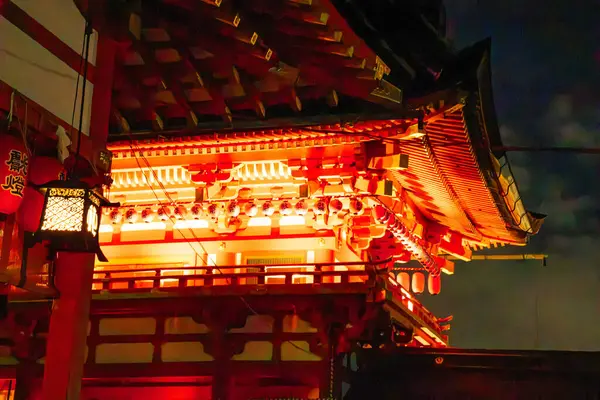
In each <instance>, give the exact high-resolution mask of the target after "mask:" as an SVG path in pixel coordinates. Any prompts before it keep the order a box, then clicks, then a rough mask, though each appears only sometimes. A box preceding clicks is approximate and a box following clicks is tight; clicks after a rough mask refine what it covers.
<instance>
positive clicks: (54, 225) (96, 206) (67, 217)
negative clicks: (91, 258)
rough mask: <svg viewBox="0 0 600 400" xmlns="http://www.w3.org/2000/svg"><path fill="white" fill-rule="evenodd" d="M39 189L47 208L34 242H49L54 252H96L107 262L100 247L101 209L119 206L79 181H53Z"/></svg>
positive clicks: (43, 212)
mask: <svg viewBox="0 0 600 400" xmlns="http://www.w3.org/2000/svg"><path fill="white" fill-rule="evenodd" d="M36 189H37V190H38V191H39V192H40V193H41V194H42V195H43V196H44V206H43V209H42V216H41V218H40V225H39V227H38V230H37V232H36V233H35V235H34V237H35V241H36V242H37V241H42V240H47V241H49V242H50V246H49V247H50V249H51V250H53V251H69V252H79V253H95V254H96V255H97V256H98V259H99V260H101V261H107V260H106V257H105V256H104V255H103V254H102V252H101V251H100V244H99V233H100V219H101V217H102V207H118V206H119V205H120V204H119V203H111V202H110V201H108V200H107V199H106V198H104V197H103V196H102V195H101V194H99V193H98V192H97V191H95V190H94V189H93V188H90V187H89V185H88V184H86V183H85V182H81V181H78V180H69V181H60V180H56V181H51V182H48V183H46V184H44V185H40V186H37V187H36Z"/></svg>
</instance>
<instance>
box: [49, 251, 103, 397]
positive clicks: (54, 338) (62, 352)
mask: <svg viewBox="0 0 600 400" xmlns="http://www.w3.org/2000/svg"><path fill="white" fill-rule="evenodd" d="M94 261H95V255H94V254H85V253H59V254H58V257H57V259H56V276H55V284H56V287H57V289H58V290H59V292H60V297H59V299H57V300H55V302H54V306H53V309H52V317H51V319H50V332H49V334H48V344H47V348H46V362H45V366H44V388H43V393H44V397H43V398H44V399H45V400H62V399H69V400H77V399H79V392H80V389H81V379H82V377H83V363H84V362H85V348H86V340H87V327H88V320H89V312H90V300H91V297H92V278H93V274H94Z"/></svg>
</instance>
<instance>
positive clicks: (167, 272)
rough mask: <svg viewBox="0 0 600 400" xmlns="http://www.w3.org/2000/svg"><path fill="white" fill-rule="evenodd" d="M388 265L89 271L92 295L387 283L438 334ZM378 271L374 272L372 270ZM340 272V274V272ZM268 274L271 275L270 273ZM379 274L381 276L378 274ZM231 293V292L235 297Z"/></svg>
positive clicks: (398, 300) (140, 267) (157, 267)
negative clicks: (387, 272)
mask: <svg viewBox="0 0 600 400" xmlns="http://www.w3.org/2000/svg"><path fill="white" fill-rule="evenodd" d="M389 261H390V260H384V261H380V262H371V263H369V262H347V263H313V264H278V265H223V266H218V267H213V266H185V265H183V264H179V265H176V264H155V265H135V266H132V265H128V266H127V267H128V268H124V267H125V266H114V265H113V266H111V267H109V268H111V269H106V270H100V269H99V268H97V269H96V271H95V272H94V280H93V290H94V292H96V293H98V292H100V293H140V292H151V291H157V290H160V291H167V292H169V291H175V292H177V291H181V290H193V289H202V288H211V289H212V290H218V292H219V293H223V294H227V293H228V292H229V293H234V290H233V289H234V288H243V287H248V288H249V287H265V286H266V287H274V286H278V287H280V288H281V287H284V288H289V289H290V293H292V292H293V291H294V290H293V289H292V288H299V289H300V288H302V287H304V288H313V289H315V291H318V290H319V288H321V287H325V286H326V287H327V288H329V289H332V288H336V287H337V288H340V289H342V288H344V287H348V285H351V286H352V287H354V288H360V289H366V288H368V287H372V286H374V285H375V282H376V280H377V278H378V277H379V278H383V280H385V279H386V278H387V282H386V283H385V289H386V291H387V292H388V293H392V297H393V299H394V300H395V302H396V303H397V304H399V305H400V304H401V305H402V306H403V307H404V308H405V309H406V310H407V311H408V312H410V313H411V314H412V315H413V316H415V317H416V319H417V320H420V321H422V322H423V323H424V324H425V325H426V326H427V327H428V328H429V329H430V330H431V331H433V332H434V333H436V334H438V335H439V336H440V338H444V337H443V335H442V328H441V326H440V325H439V324H438V323H437V319H436V317H435V316H434V315H433V314H431V313H430V312H429V311H428V310H427V309H426V308H425V307H423V305H421V303H420V302H418V301H417V300H416V299H415V298H414V296H412V295H411V294H410V293H408V292H407V291H406V290H405V289H403V288H402V287H401V286H400V285H399V284H398V283H397V282H396V281H395V280H394V279H392V278H389V277H387V276H386V274H385V273H382V272H383V271H385V269H380V267H382V266H384V265H385V264H387V263H389ZM378 267H379V268H378ZM342 268H343V270H340V269H342ZM271 269H272V270H271ZM380 271H381V272H380ZM235 293H237V292H235Z"/></svg>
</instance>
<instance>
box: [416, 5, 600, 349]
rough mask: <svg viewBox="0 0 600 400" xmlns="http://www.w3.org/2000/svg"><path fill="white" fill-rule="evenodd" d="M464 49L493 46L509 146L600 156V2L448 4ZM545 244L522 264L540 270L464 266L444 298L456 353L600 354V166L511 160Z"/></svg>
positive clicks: (596, 162)
mask: <svg viewBox="0 0 600 400" xmlns="http://www.w3.org/2000/svg"><path fill="white" fill-rule="evenodd" d="M446 7H447V10H448V20H449V29H448V31H449V36H450V38H451V39H452V41H453V42H454V44H455V46H456V47H457V48H462V47H465V46H467V45H469V44H472V43H473V42H475V41H478V40H480V39H483V38H485V37H488V36H489V37H491V38H492V48H493V50H492V70H493V85H494V96H495V101H496V109H497V112H498V118H499V121H500V125H501V132H502V136H503V140H504V144H505V145H517V146H539V145H542V144H543V145H545V146H575V147H596V148H600V1H597V0H575V1H567V0H557V1H551V2H542V1H540V0H501V1H500V0H489V1H485V0H480V1H477V0H446ZM509 158H510V161H511V163H512V166H513V171H514V173H515V175H516V178H517V182H518V184H519V188H520V191H521V195H522V197H523V198H524V201H525V204H526V206H527V208H528V209H529V210H531V211H537V212H541V213H544V214H547V215H548V218H547V219H546V222H545V224H544V225H543V227H542V232H541V233H540V234H539V235H537V236H535V237H533V238H532V239H531V243H530V245H529V246H528V247H525V248H516V247H513V248H511V249H509V252H510V253H513V254H515V253H522V252H529V253H545V254H549V256H550V258H549V259H548V265H547V266H546V267H543V266H542V265H541V262H538V261H511V262H498V261H487V262H472V263H457V265H456V273H455V275H454V276H453V277H447V278H446V279H444V281H443V285H442V293H441V295H440V296H437V297H435V298H427V297H425V298H423V302H424V303H425V304H426V305H428V306H429V307H430V308H431V309H432V311H434V312H435V313H436V314H437V315H440V316H445V315H448V314H453V315H454V321H453V323H452V330H451V331H450V340H451V344H452V345H454V346H458V347H468V348H504V349H508V348H513V349H556V350H600V260H599V258H600V155H581V154H579V155H577V154H565V153H560V154H559V153H510V154H509Z"/></svg>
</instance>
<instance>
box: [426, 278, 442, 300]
mask: <svg viewBox="0 0 600 400" xmlns="http://www.w3.org/2000/svg"><path fill="white" fill-rule="evenodd" d="M427 288H428V289H429V293H430V294H432V295H437V294H440V292H441V290H442V277H441V276H440V275H439V274H438V275H435V276H434V275H431V274H429V278H428V280H427Z"/></svg>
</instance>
